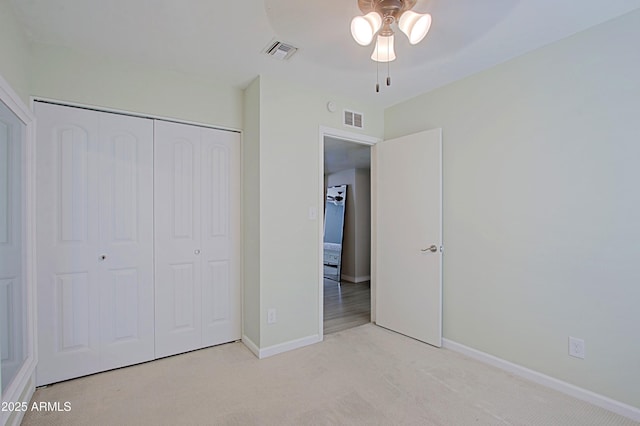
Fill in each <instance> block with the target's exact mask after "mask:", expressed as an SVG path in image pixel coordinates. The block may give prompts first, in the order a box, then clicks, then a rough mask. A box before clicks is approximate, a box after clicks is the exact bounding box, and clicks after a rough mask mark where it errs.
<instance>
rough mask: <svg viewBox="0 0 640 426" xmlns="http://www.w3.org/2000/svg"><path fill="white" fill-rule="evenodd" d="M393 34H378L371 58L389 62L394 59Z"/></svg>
mask: <svg viewBox="0 0 640 426" xmlns="http://www.w3.org/2000/svg"><path fill="white" fill-rule="evenodd" d="M393 42H394V38H393V34H391V35H390V36H382V35H378V38H377V40H376V47H375V48H374V49H373V53H372V54H371V59H373V60H374V61H377V62H391V61H395V59H396V52H395V51H394V49H393Z"/></svg>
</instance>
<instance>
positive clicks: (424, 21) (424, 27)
mask: <svg viewBox="0 0 640 426" xmlns="http://www.w3.org/2000/svg"><path fill="white" fill-rule="evenodd" d="M398 28H400V31H402V32H403V33H405V34H406V35H407V38H408V39H409V43H411V44H418V43H420V42H421V41H422V39H423V38H425V37H426V35H427V33H428V32H429V29H430V28H431V15H429V14H428V13H424V14H423V13H416V12H414V11H412V10H407V11H405V12H404V13H403V14H402V16H400V20H399V21H398Z"/></svg>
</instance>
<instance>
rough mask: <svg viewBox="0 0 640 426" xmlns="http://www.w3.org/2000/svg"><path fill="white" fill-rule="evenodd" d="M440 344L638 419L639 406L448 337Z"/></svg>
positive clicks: (639, 418) (606, 408)
mask: <svg viewBox="0 0 640 426" xmlns="http://www.w3.org/2000/svg"><path fill="white" fill-rule="evenodd" d="M442 346H443V347H444V348H446V349H450V350H452V351H455V352H459V353H461V354H464V355H466V356H468V357H470V358H474V359H477V360H478V361H481V362H484V363H485V364H489V365H492V366H494V367H497V368H499V369H501V370H504V371H507V372H509V373H511V374H515V375H516V376H520V377H522V378H524V379H527V380H531V381H532V382H535V383H538V384H540V385H543V386H546V387H548V388H551V389H555V390H557V391H560V392H562V393H565V394H567V395H570V396H572V397H574V398H578V399H581V400H583V401H586V402H588V403H590V404H593V405H596V406H598V407H601V408H604V409H605V410H609V411H612V412H614V413H616V414H620V415H621V416H625V417H628V418H630V419H632V420H635V421H640V408H637V407H633V406H631V405H627V404H624V403H622V402H620V401H616V400H614V399H611V398H608V397H606V396H604V395H600V394H597V393H595V392H591V391H589V390H587V389H583V388H581V387H578V386H575V385H572V384H571V383H567V382H563V381H562V380H558V379H556V378H553V377H551V376H547V375H546V374H542V373H539V372H537V371H535V370H531V369H529V368H526V367H523V366H521V365H518V364H514V363H512V362H509V361H506V360H504V359H502V358H498V357H496V356H493V355H490V354H488V353H485V352H481V351H479V350H477V349H473V348H470V347H468V346H465V345H462V344H460V343H456V342H454V341H451V340H448V339H442Z"/></svg>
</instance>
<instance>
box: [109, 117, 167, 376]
mask: <svg viewBox="0 0 640 426" xmlns="http://www.w3.org/2000/svg"><path fill="white" fill-rule="evenodd" d="M152 188H153V120H149V119H141V118H134V117H128V116H122V115H116V114H107V113H100V257H99V262H98V265H99V268H100V282H99V287H100V331H101V339H100V342H101V349H100V355H101V361H100V369H101V370H108V369H112V368H117V367H122V366H124V365H131V364H135V363H139V362H144V361H148V360H151V359H153V358H154V349H155V348H154V314H153V309H154V285H153V190H152ZM103 256H104V260H103Z"/></svg>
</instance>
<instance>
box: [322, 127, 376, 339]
mask: <svg viewBox="0 0 640 426" xmlns="http://www.w3.org/2000/svg"><path fill="white" fill-rule="evenodd" d="M318 133H319V137H318V151H319V154H320V155H319V156H318V157H319V158H320V162H319V167H318V215H317V219H318V261H317V262H316V264H317V265H318V336H319V337H320V340H321V341H322V340H323V339H324V273H323V269H322V263H323V252H324V246H323V236H324V202H325V199H324V191H325V188H324V138H325V137H327V136H328V137H332V138H336V139H341V140H343V141H345V142H353V143H357V144H361V145H368V146H370V147H371V148H373V147H374V146H375V145H376V144H377V143H378V142H381V141H382V139H381V138H376V137H373V136H368V135H363V134H360V133H354V132H348V131H345V130H340V129H335V128H332V127H327V126H320V129H319V132H318ZM374 153H375V149H372V150H371V206H374V205H375V194H374V192H375V191H374V189H375V183H374V182H375V171H374V170H375V169H374ZM375 229H376V228H375V212H374V210H373V208H372V209H371V262H372V263H371V321H375V300H376V299H375V263H374V262H375V256H374V254H375V241H376V231H375Z"/></svg>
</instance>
